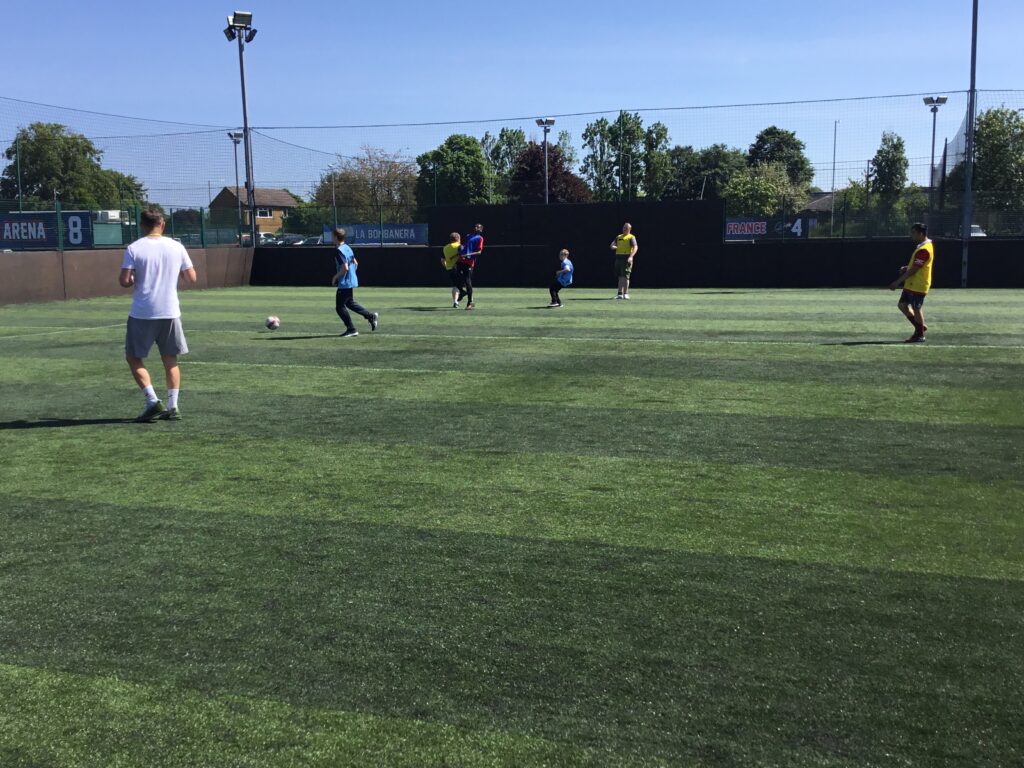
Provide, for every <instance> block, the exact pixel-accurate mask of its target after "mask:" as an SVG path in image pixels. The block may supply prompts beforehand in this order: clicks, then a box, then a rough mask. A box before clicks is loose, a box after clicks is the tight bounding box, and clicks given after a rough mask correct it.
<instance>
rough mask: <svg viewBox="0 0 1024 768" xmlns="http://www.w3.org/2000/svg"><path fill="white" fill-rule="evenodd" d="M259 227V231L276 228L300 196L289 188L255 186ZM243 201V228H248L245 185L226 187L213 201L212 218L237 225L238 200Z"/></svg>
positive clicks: (211, 204) (280, 224) (223, 223)
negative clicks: (296, 196)
mask: <svg viewBox="0 0 1024 768" xmlns="http://www.w3.org/2000/svg"><path fill="white" fill-rule="evenodd" d="M253 193H254V195H255V197H256V229H257V230H258V231H260V232H277V231H278V230H280V229H281V227H282V226H283V224H284V220H285V219H286V218H287V217H288V212H289V211H291V209H292V208H294V207H295V206H296V205H297V204H298V202H299V201H298V200H297V199H296V198H295V196H294V195H293V194H292V193H291V192H289V191H288V190H287V189H271V188H268V187H256V188H255V189H254V190H253ZM239 200H241V202H242V206H241V207H242V229H244V230H248V228H249V211H247V210H246V203H245V188H244V187H224V188H223V189H222V190H221V191H220V192H219V193H218V194H217V196H216V197H215V198H213V200H211V201H210V219H211V221H215V222H217V224H219V225H221V226H224V225H229V226H230V225H234V224H235V223H236V222H237V221H238V202H239Z"/></svg>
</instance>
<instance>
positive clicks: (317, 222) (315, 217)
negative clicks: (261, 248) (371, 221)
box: [279, 200, 366, 235]
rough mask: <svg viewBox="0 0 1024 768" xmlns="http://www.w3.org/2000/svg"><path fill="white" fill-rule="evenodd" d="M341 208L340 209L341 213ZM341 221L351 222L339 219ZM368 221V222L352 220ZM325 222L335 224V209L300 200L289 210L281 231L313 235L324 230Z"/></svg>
mask: <svg viewBox="0 0 1024 768" xmlns="http://www.w3.org/2000/svg"><path fill="white" fill-rule="evenodd" d="M340 214H341V210H339V215H340ZM338 223H339V224H341V223H350V222H346V221H339V222H338ZM351 223H360V224H361V223H366V222H351ZM325 224H329V225H333V224H334V210H333V209H332V208H331V207H330V206H329V205H328V206H324V205H322V204H320V203H319V202H315V201H314V202H309V201H306V200H300V201H298V202H297V203H296V204H295V207H294V208H292V209H291V210H290V211H288V217H287V218H286V219H285V220H284V222H283V223H282V224H281V229H280V230H279V232H280V233H284V232H288V233H291V234H296V235H313V234H320V233H321V232H323V228H324V225H325Z"/></svg>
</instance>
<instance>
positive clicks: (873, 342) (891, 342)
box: [186, 329, 1024, 349]
mask: <svg viewBox="0 0 1024 768" xmlns="http://www.w3.org/2000/svg"><path fill="white" fill-rule="evenodd" d="M186 333H189V331H188V329H186ZM191 333H192V334H197V335H198V334H200V333H247V334H253V333H266V332H264V331H236V330H216V331H191ZM369 335H370V334H367V333H362V334H360V336H369ZM865 335H867V334H865ZM338 336H339V338H340V334H338ZM374 336H378V337H390V338H403V339H458V340H460V341H473V340H474V339H481V340H483V341H575V342H588V341H604V342H607V341H618V342H634V343H639V344H644V343H649V344H740V345H753V346H784V347H825V346H835V347H841V346H844V342H841V341H833V342H826V341H783V340H779V341H765V340H758V339H652V338H647V337H642V336H477V335H475V334H465V335H458V334H444V333H385V332H381V333H377V334H374ZM308 337H309V338H310V339H318V338H319V339H326V338H327V335H326V334H322V333H310V334H308ZM301 340H302V339H301V338H300V337H299V336H298V335H297V336H295V341H301ZM886 342H888V343H886ZM349 343H353V344H359V343H360V342H358V341H357V342H349ZM845 345H846V346H851V347H852V346H858V345H862V346H877V347H896V348H905V347H910V346H913V347H917V348H927V347H928V344H927V342H926V343H925V344H923V345H918V344H913V345H911V344H902V343H900V342H899V340H898V339H867V340H861V339H848V340H847V342H846V343H845ZM931 347H932V348H934V347H940V348H942V349H1024V344H944V343H935V344H932V345H931Z"/></svg>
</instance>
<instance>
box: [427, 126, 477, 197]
mask: <svg viewBox="0 0 1024 768" xmlns="http://www.w3.org/2000/svg"><path fill="white" fill-rule="evenodd" d="M416 163H417V164H418V165H419V178H418V181H417V183H416V199H417V201H418V202H419V205H420V207H421V208H427V207H429V206H431V205H434V203H435V201H436V202H437V204H439V205H465V204H469V205H476V204H480V203H491V202H493V201H494V187H495V175H494V169H493V168H491V164H490V163H489V162H488V161H487V158H486V157H485V156H484V151H483V148H482V147H481V146H480V142H479V141H477V140H476V139H474V138H473V137H472V136H466V135H463V134H453V135H451V136H449V137H448V138H447V139H445V140H444V142H443V143H442V144H441V146H439V147H438V148H437V149H432V150H430V151H429V152H424V153H423V154H422V155H420V156H419V157H417V158H416Z"/></svg>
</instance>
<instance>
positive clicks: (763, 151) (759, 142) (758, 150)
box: [747, 125, 814, 186]
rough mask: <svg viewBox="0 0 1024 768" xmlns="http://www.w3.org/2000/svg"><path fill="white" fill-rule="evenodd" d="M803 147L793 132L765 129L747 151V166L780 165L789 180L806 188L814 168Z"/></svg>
mask: <svg viewBox="0 0 1024 768" xmlns="http://www.w3.org/2000/svg"><path fill="white" fill-rule="evenodd" d="M804 148H805V145H804V143H803V142H802V141H800V139H798V138H797V137H796V134H795V133H794V132H793V131H786V130H783V129H782V128H779V127H777V126H774V125H773V126H770V127H768V128H765V129H764V130H763V131H761V132H760V133H759V134H757V137H756V138H755V139H754V143H753V144H751V145H750V149H749V150H747V164H748V165H750V166H755V165H764V164H767V163H781V164H782V165H783V166H785V168H786V175H787V176H789V180H790V181H791V182H793V183H794V184H797V185H803V186H807V185H808V184H810V183H811V179H813V178H814V168H813V166H811V161H810V160H808V159H807V156H806V155H805V154H804Z"/></svg>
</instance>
